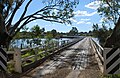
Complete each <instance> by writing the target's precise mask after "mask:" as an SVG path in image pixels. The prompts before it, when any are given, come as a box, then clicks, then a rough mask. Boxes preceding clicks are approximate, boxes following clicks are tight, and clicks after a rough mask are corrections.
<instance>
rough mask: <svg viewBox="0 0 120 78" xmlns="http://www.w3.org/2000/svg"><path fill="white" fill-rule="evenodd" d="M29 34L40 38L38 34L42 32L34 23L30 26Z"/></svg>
mask: <svg viewBox="0 0 120 78" xmlns="http://www.w3.org/2000/svg"><path fill="white" fill-rule="evenodd" d="M31 32H32V33H31V35H32V36H33V37H35V38H40V35H41V33H42V31H41V29H40V27H39V26H38V25H35V26H33V27H32V28H31Z"/></svg>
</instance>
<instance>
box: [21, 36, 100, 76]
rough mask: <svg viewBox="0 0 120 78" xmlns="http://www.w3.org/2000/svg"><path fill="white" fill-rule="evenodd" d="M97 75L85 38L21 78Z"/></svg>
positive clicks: (92, 56)
mask: <svg viewBox="0 0 120 78" xmlns="http://www.w3.org/2000/svg"><path fill="white" fill-rule="evenodd" d="M99 75H100V71H99V68H98V65H97V62H96V60H95V59H94V54H93V52H92V49H91V43H90V38H88V37H87V38H84V39H83V40H81V41H79V42H78V43H76V44H75V45H73V46H71V47H69V48H67V49H66V50H64V51H63V52H61V53H60V54H57V55H55V56H54V57H52V58H50V59H48V60H47V61H46V62H45V63H44V64H42V65H40V66H39V67H37V68H36V69H34V70H32V71H31V72H29V73H27V74H26V75H24V77H22V78H95V77H96V78H97V77H98V76H99ZM91 76H92V77H91Z"/></svg>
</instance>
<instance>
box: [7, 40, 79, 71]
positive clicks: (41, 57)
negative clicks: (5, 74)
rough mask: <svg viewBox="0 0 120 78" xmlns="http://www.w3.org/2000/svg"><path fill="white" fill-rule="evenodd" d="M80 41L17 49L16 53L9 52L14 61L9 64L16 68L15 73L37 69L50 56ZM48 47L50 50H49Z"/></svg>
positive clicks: (66, 41)
mask: <svg viewBox="0 0 120 78" xmlns="http://www.w3.org/2000/svg"><path fill="white" fill-rule="evenodd" d="M79 40H81V39H74V40H73V41H68V40H65V41H61V42H60V43H58V42H55V43H51V44H48V45H44V46H38V47H35V48H27V49H22V50H20V49H16V48H15V49H14V51H11V52H10V51H8V54H13V59H12V60H9V62H8V64H12V65H13V66H14V71H15V72H18V73H22V72H25V71H27V70H29V69H31V68H34V67H37V66H38V65H40V64H41V63H43V62H44V61H45V60H46V59H48V58H49V57H50V56H52V55H54V54H56V53H58V52H60V51H61V50H63V49H64V48H66V47H69V46H71V45H73V44H75V43H77V42H78V41H79ZM59 44H61V45H59ZM51 46H52V47H51ZM48 47H49V49H47V48H48ZM41 50H42V51H41ZM29 53H31V55H29Z"/></svg>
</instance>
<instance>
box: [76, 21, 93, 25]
mask: <svg viewBox="0 0 120 78" xmlns="http://www.w3.org/2000/svg"><path fill="white" fill-rule="evenodd" d="M77 24H92V23H91V22H86V21H79V22H77Z"/></svg>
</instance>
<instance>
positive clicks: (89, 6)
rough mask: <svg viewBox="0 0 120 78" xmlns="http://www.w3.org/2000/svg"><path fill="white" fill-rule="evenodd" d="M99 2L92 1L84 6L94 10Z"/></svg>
mask: <svg viewBox="0 0 120 78" xmlns="http://www.w3.org/2000/svg"><path fill="white" fill-rule="evenodd" d="M100 3H101V1H93V2H91V3H89V4H87V5H85V7H87V8H90V9H94V10H96V9H97V8H98V7H99V6H100Z"/></svg>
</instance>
